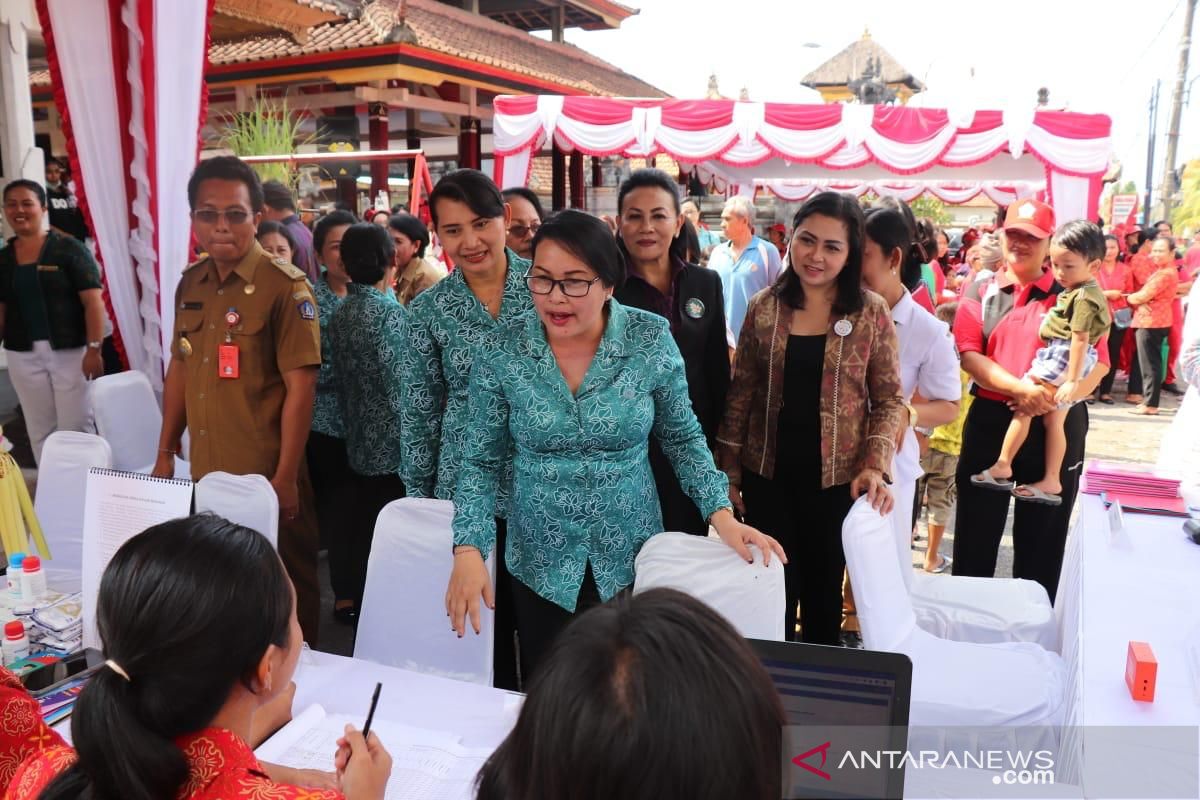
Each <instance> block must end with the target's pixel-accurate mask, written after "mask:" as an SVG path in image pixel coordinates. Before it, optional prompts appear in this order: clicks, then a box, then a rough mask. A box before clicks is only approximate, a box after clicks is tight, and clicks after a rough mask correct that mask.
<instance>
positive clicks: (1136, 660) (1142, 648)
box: [1125, 642, 1158, 703]
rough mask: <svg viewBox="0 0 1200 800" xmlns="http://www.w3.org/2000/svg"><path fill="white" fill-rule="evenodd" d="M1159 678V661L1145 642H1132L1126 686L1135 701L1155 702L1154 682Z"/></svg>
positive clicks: (1126, 662)
mask: <svg viewBox="0 0 1200 800" xmlns="http://www.w3.org/2000/svg"><path fill="white" fill-rule="evenodd" d="M1157 677H1158V660H1157V659H1156V658H1155V657H1154V651H1153V650H1151V649H1150V645H1148V644H1146V643H1145V642H1130V643H1129V655H1128V656H1126V658H1125V684H1126V685H1127V686H1128V687H1129V694H1130V696H1131V697H1133V699H1134V700H1142V701H1144V702H1147V703H1153V702H1154V681H1155V679H1156V678H1157Z"/></svg>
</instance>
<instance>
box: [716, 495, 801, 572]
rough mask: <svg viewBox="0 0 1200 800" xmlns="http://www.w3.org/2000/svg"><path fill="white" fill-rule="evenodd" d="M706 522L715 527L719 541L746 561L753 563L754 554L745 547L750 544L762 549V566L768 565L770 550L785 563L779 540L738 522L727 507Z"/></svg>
mask: <svg viewBox="0 0 1200 800" xmlns="http://www.w3.org/2000/svg"><path fill="white" fill-rule="evenodd" d="M708 522H709V524H710V525H712V526H713V527H714V528H716V529H717V535H718V536H720V537H721V541H723V542H724V543H725V544H727V545H729V546H730V547H732V548H733V549H734V550H736V551H737V554H738V555H739V556H741V557H742V558H744V559H746V562H747V563H749V564H753V563H754V556H753V555H752V554H751V553H750V548H749V547H747V545H751V544H752V545H754V546H755V547H757V548H758V549H759V550H761V551H762V554H763V566H764V567H766V566H770V564H771V552H772V551H774V552H775V554H776V555H778V556H779V559H780V560H781V561H782V562H783V563H785V564H786V563H787V560H788V559H787V554H786V553H784V552H783V548H782V547H781V546H780V544H779V542H777V541H775V540H774V539H772V538H771V537H770V536H767V535H766V534H765V533H763V532H762V531H760V530H758V529H756V528H751V527H750V526H749V525H746V524H744V523H741V522H738V521H737V520H736V519H735V518H734V516H733V512H731V511H730V510H729V509H728V508H722V509H721V510H720V511H718V512H717V513H715V514H713V515H712V518H710V519H709V521H708Z"/></svg>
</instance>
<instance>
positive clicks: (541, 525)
mask: <svg viewBox="0 0 1200 800" xmlns="http://www.w3.org/2000/svg"><path fill="white" fill-rule="evenodd" d="M533 256H534V258H533V267H532V268H531V269H530V271H529V274H528V276H527V279H526V281H527V283H528V285H529V291H530V292H531V293H532V295H533V298H534V306H535V308H536V309H537V313H536V314H529V315H526V317H525V318H524V319H523V320H522V321H521V323H520V324H518V325H513V326H511V327H509V328H506V329H505V330H503V331H501V332H499V335H498V336H497V337H496V341H495V342H494V343H493V345H492V346H491V347H490V348H488V349H487V350H480V351H478V352H477V354H476V363H475V367H474V371H473V372H472V374H471V400H470V417H471V419H472V420H473V421H474V429H473V435H472V437H471V439H470V440H469V442H468V443H467V446H466V449H465V451H464V455H463V467H462V472H461V474H460V477H459V483H458V489H457V492H456V493H455V498H454V500H455V516H454V545H455V547H454V553H455V555H454V571H453V572H452V573H451V576H450V585H449V588H448V589H447V592H446V611H447V613H449V615H450V624H451V626H452V627H453V628H454V629H455V630H456V631H457V632H458V634H459V635H460V636H461V635H462V634H463V632H464V631H465V628H466V626H467V624H468V621H467V620H468V618H469V620H470V622H469V624H470V625H471V626H472V627H473V628H474V629H475V632H476V633H478V632H479V604H480V599H481V598H482V599H483V602H485V603H487V604H488V605H491V601H492V587H491V585H490V581H489V580H488V572H487V568H486V567H485V565H484V559H485V558H486V557H487V556H488V554H490V553H491V551H492V549H493V546H494V544H495V530H496V528H495V523H494V520H493V517H492V509H493V508H494V506H495V497H496V493H497V490H498V489H499V488H500V486H501V485H502V484H501V481H502V479H503V477H504V472H505V467H506V465H507V464H508V463H509V457H510V456H509V454H510V451H511V452H512V456H511V460H512V467H513V496H512V507H511V509H510V513H509V516H508V526H509V529H508V542H507V552H506V560H507V562H508V568H509V571H510V572H511V573H512V578H513V600H514V606H515V609H516V621H517V633H518V636H519V638H520V642H521V663H522V669H523V673H524V674H525V675H526V676H531V675H534V674H535V672H536V669H537V665H538V662H539V661H540V659H541V657H542V655H543V654H544V653H545V652H546V650H547V648H548V647H549V645H550V643H551V642H552V641H553V639H554V637H555V636H556V635H557V634H558V632H559V631H560V630H561V629H562V628H563V627H564V626H565V625H566V624H567V623H568V622H569V621H570V620H571V618H572V617H573V616H574V615H575V614H576V613H578V612H579V611H582V610H584V609H586V608H588V607H590V606H592V605H596V604H598V603H601V602H604V601H607V600H610V599H612V597H614V596H615V595H616V594H617V593H619V592H620V591H622V590H623V589H625V588H626V587H628V586H629V585H630V584H632V583H633V562H634V558H635V557H636V555H637V552H638V550H639V549H640V548H641V546H642V544H643V543H644V542H645V541H646V540H647V539H649V538H650V537H651V536H653V535H654V534H656V533H658V532H660V531H661V530H662V515H661V513H660V511H659V505H658V498H657V497H656V496H655V491H654V483H653V476H652V474H651V471H650V461H649V458H648V455H647V452H648V450H647V444H648V442H649V438H650V435H651V433H653V434H654V436H655V438H657V439H658V441H659V444H660V445H661V446H662V449H663V452H664V453H665V454H666V456H667V458H668V459H669V460H670V462H671V465H672V466H673V467H674V469H675V474H676V476H677V477H678V479H679V481H680V483H681V484H682V485H683V488H684V491H685V492H687V494H688V496H689V497H691V498H692V501H693V502H694V503H695V504H696V505H697V506H698V507H699V509H700V514H701V516H702V517H703V518H704V519H706V520H707V521H708V522H709V524H711V525H712V526H713V527H715V528H716V530H717V533H718V535H719V536H720V537H721V538H722V539H723V540H724V541H725V542H726V543H727V544H729V546H731V547H733V548H734V549H735V550H737V551H738V553H739V554H741V556H742V557H743V558H745V559H746V560H747V561H750V560H751V558H752V557H751V555H750V553H749V551H748V550H747V548H746V545H747V544H750V543H752V544H755V545H757V546H758V547H759V548H760V549H761V550H762V551H763V554H764V561H769V559H770V558H771V552H770V551H771V550H774V551H775V553H776V554H778V555H779V556H781V557H782V554H783V551H782V550H781V549H780V548H779V545H778V544H777V543H776V542H775V541H774V540H772V539H770V537H767V536H764V535H763V534H761V533H759V532H758V531H756V530H754V529H753V528H749V527H747V526H745V525H743V524H741V523H740V522H738V521H737V520H736V519H734V517H733V514H732V512H731V509H730V507H729V498H728V494H727V488H728V486H727V483H726V481H725V477H724V476H723V475H722V474H721V473H720V472H719V471H717V469H716V467H715V466H713V460H712V455H711V453H710V452H709V450H708V446H707V444H706V442H705V441H704V432H703V431H702V430H701V428H700V423H699V422H697V421H696V415H695V414H693V413H692V409H691V402H690V400H689V398H688V394H687V379H686V376H685V373H684V367H683V359H682V358H681V357H680V355H679V349H678V348H677V347H676V346H675V343H674V342H673V341H672V340H671V336H670V331H669V329H668V326H667V323H666V322H665V321H664V320H663V319H661V318H660V317H657V316H656V315H653V314H649V313H647V312H644V311H639V310H637V309H627V308H625V307H624V306H622V305H621V304H620V303H619V302H616V301H614V300H612V293H613V289H614V288H615V287H616V286H618V285H619V284H620V283H621V282H622V280H623V278H624V271H625V270H624V263H623V260H622V258H621V255H620V252H619V251H618V250H617V245H616V240H615V239H614V238H613V236H612V234H611V233H610V231H609V229H608V227H607V226H606V225H605V223H603V222H602V221H600V220H598V219H596V218H595V217H592V216H590V215H588V214H585V213H583V212H580V211H564V212H561V213H560V214H558V215H556V216H555V217H553V218H552V219H550V220H547V221H546V222H545V223H544V224H543V225H542V227H541V228H540V229H539V230H538V233H537V236H535V237H534V240H533Z"/></svg>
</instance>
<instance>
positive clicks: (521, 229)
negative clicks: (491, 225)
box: [508, 223, 542, 239]
mask: <svg viewBox="0 0 1200 800" xmlns="http://www.w3.org/2000/svg"><path fill="white" fill-rule="evenodd" d="M540 227H542V226H541V223H536V224H534V225H509V226H508V232H509V233H511V234H512V235H513V236H515V237H517V238H518V239H524V238H525V237H526V236H532V235H533V234H535V233H537V232H538V228H540Z"/></svg>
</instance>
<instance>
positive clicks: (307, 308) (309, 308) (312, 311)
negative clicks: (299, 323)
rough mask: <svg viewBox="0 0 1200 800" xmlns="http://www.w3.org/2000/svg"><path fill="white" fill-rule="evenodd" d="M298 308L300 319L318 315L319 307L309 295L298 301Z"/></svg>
mask: <svg viewBox="0 0 1200 800" xmlns="http://www.w3.org/2000/svg"><path fill="white" fill-rule="evenodd" d="M296 310H297V311H299V312H300V319H305V320H309V319H316V317H317V307H316V306H315V305H313V301H312V300H309V299H308V298H307V297H306V298H304V299H303V300H301V301H300V302H298V303H296Z"/></svg>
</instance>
